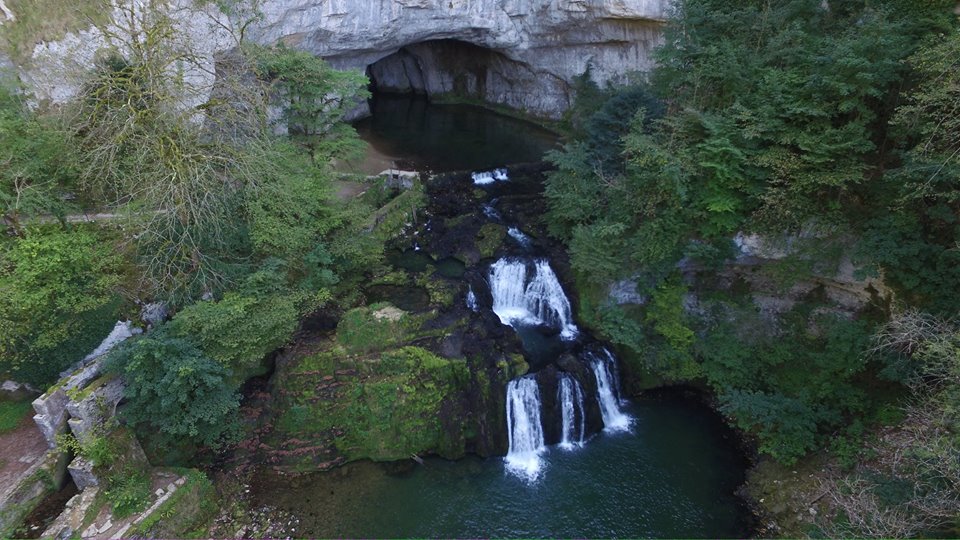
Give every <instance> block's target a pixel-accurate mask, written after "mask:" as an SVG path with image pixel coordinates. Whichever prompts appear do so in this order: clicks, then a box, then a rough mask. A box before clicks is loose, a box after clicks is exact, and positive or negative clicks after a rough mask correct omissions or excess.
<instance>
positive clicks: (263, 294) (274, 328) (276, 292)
mask: <svg viewBox="0 0 960 540" xmlns="http://www.w3.org/2000/svg"><path fill="white" fill-rule="evenodd" d="M309 301H310V299H309V298H307V297H305V295H304V294H303V293H299V292H294V291H291V290H289V289H288V288H287V286H286V284H285V279H284V276H283V275H282V274H281V273H279V272H276V271H272V270H261V271H259V272H256V273H254V274H252V275H250V276H249V277H248V278H247V279H246V281H245V282H244V284H243V285H242V286H241V287H240V288H239V289H237V290H235V291H230V292H228V293H226V294H224V296H223V298H222V299H221V300H219V301H209V302H198V303H196V304H193V305H191V306H188V307H186V308H184V309H183V310H182V311H180V312H179V313H178V314H177V315H176V317H175V318H174V320H173V321H172V322H171V324H170V333H171V334H172V335H173V336H176V337H180V338H183V339H189V340H191V341H192V342H194V343H196V344H197V346H198V347H199V348H200V350H201V351H203V354H204V355H205V356H206V357H207V358H211V359H213V360H216V361H217V362H219V363H220V364H221V365H222V366H223V367H224V368H226V369H227V370H229V371H231V372H232V373H233V375H234V377H235V379H236V381H238V382H239V381H242V380H246V379H247V378H248V377H250V376H251V375H254V374H256V373H258V372H260V371H262V365H263V360H264V358H265V357H266V356H267V355H268V354H270V353H272V352H273V351H275V350H276V349H278V348H280V347H282V346H283V345H284V344H286V343H287V341H289V339H290V337H291V336H293V333H294V331H296V329H297V325H298V324H299V320H300V314H301V312H302V310H303V309H304V304H305V303H306V304H309ZM313 301H315V302H317V303H319V302H320V301H321V300H320V299H318V298H316V297H314V298H313Z"/></svg>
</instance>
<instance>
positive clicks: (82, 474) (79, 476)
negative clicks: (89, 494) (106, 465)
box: [67, 457, 100, 491]
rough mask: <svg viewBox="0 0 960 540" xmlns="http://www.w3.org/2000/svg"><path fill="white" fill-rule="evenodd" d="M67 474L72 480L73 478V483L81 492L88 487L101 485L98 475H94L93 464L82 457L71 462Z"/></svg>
mask: <svg viewBox="0 0 960 540" xmlns="http://www.w3.org/2000/svg"><path fill="white" fill-rule="evenodd" d="M67 472H69V473H70V478H73V483H74V484H76V485H77V489H79V490H81V491H83V490H85V489H87V488H88V487H92V486H99V485H100V481H99V480H98V479H97V475H95V474H93V463H91V462H90V461H89V460H87V459H84V458H82V457H77V458H75V459H74V460H73V461H71V462H70V466H69V467H67Z"/></svg>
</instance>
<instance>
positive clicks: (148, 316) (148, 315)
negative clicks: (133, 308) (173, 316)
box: [140, 302, 170, 328]
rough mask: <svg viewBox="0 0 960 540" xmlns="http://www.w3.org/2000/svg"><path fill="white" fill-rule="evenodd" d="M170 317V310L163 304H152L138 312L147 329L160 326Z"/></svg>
mask: <svg viewBox="0 0 960 540" xmlns="http://www.w3.org/2000/svg"><path fill="white" fill-rule="evenodd" d="M169 316H170V309H169V308H168V307H167V305H166V304H164V303H163V302H153V303H150V304H146V305H145V306H143V309H141V310H140V320H141V321H143V322H144V323H145V324H146V325H147V326H148V327H151V328H152V327H154V326H157V325H159V324H162V323H163V322H164V321H166V320H167V317H169Z"/></svg>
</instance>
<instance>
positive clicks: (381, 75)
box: [251, 0, 670, 117]
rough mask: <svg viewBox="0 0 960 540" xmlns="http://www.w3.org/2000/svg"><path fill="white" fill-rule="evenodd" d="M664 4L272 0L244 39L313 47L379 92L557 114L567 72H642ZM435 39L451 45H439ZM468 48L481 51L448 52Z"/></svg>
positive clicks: (601, 76)
mask: <svg viewBox="0 0 960 540" xmlns="http://www.w3.org/2000/svg"><path fill="white" fill-rule="evenodd" d="M669 5H670V2H669V1H668V0H469V1H467V0H453V1H451V0H270V1H268V2H266V4H265V5H264V6H263V12H264V19H263V21H262V22H261V23H260V24H258V25H257V26H256V27H255V28H253V29H252V30H251V36H252V37H253V38H254V39H255V40H256V41H259V42H261V43H276V42H283V43H286V44H287V45H289V46H293V47H296V48H299V49H303V50H307V51H310V52H313V53H314V54H317V55H319V56H322V57H324V58H326V59H328V60H329V61H330V63H331V64H332V65H333V66H334V67H338V68H354V69H364V70H365V69H366V68H367V67H368V66H372V67H371V70H370V74H371V75H372V76H373V78H374V79H375V81H376V82H377V83H378V84H380V85H381V86H382V87H384V88H388V89H394V90H420V91H426V93H429V94H438V93H450V92H452V91H455V90H460V91H465V93H467V94H468V95H469V96H470V97H477V98H480V99H485V100H487V101H491V102H494V103H501V104H504V105H508V106H511V107H514V108H518V109H525V110H527V111H528V112H531V113H533V114H538V115H541V116H547V117H557V116H559V115H560V113H562V112H563V111H564V110H565V109H566V108H567V107H568V106H569V103H570V100H571V98H572V89H571V83H572V81H573V79H574V77H576V76H578V75H580V74H582V73H583V72H584V71H586V69H587V67H588V66H590V68H591V72H592V74H593V76H594V78H595V80H597V81H598V82H600V83H605V82H607V81H612V80H623V78H624V77H625V75H626V74H628V73H630V72H636V71H648V70H649V69H650V68H651V67H652V65H653V61H652V59H651V57H650V53H651V51H652V49H653V47H654V46H655V45H656V44H657V43H658V42H659V40H660V26H661V22H662V21H663V20H664V19H665V18H666V17H667V12H668V8H669ZM437 40H456V41H455V42H453V43H451V42H449V41H445V42H444V41H442V42H441V43H442V45H440V46H439V47H438V46H436V43H437ZM470 45H473V46H475V47H474V49H476V48H483V49H487V51H486V52H481V53H477V54H475V55H464V54H451V53H463V52H464V50H465V49H469V48H470V47H469V46H470ZM401 49H402V50H401ZM398 52H399V54H396V53H398ZM474 52H475V53H476V51H474ZM395 54H396V56H393V55H395ZM385 59H386V60H385ZM458 86H459V88H458Z"/></svg>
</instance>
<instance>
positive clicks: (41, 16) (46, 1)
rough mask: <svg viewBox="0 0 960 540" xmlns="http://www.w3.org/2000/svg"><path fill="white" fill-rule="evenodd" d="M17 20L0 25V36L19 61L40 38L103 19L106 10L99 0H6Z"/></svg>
mask: <svg viewBox="0 0 960 540" xmlns="http://www.w3.org/2000/svg"><path fill="white" fill-rule="evenodd" d="M6 4H7V7H8V8H10V10H11V11H13V14H14V16H15V17H16V20H15V21H14V22H13V23H5V24H4V25H3V26H0V37H2V40H3V41H4V42H5V43H4V45H5V46H6V48H7V49H8V50H9V52H10V53H11V55H12V56H13V57H14V58H15V59H17V60H19V61H20V62H21V63H23V62H26V61H28V60H29V58H30V56H31V55H32V54H33V48H34V46H35V45H36V44H37V43H39V42H41V41H56V40H59V39H63V37H64V36H65V35H67V33H69V32H76V31H78V30H84V29H86V28H89V27H90V23H91V21H93V22H95V23H97V24H102V23H104V22H106V20H107V17H108V16H109V14H108V13H109V12H108V11H107V10H106V9H104V6H103V2H102V0H71V1H70V2H64V1H63V0H6Z"/></svg>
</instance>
